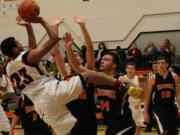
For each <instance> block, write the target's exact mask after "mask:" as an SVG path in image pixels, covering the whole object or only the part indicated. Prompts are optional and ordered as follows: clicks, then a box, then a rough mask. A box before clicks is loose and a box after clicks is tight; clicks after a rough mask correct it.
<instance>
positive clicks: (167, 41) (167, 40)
mask: <svg viewBox="0 0 180 135" xmlns="http://www.w3.org/2000/svg"><path fill="white" fill-rule="evenodd" d="M163 43H164V45H165V48H166V51H167V52H170V46H171V41H170V40H169V39H164V42H163Z"/></svg>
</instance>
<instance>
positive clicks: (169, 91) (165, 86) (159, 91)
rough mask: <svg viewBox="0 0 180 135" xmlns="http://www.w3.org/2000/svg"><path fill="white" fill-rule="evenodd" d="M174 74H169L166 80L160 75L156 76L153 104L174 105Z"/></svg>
mask: <svg viewBox="0 0 180 135" xmlns="http://www.w3.org/2000/svg"><path fill="white" fill-rule="evenodd" d="M174 75H175V74H174V73H170V72H168V75H167V77H166V78H165V79H164V78H163V77H162V76H161V75H160V74H159V73H157V74H155V82H154V85H153V88H152V93H153V94H152V95H153V97H152V102H153V104H162V105H165V106H167V105H172V104H174V101H175V81H174Z"/></svg>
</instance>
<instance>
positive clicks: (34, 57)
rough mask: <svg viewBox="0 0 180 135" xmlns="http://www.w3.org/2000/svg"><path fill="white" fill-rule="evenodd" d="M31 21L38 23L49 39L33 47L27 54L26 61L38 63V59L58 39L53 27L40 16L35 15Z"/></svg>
mask: <svg viewBox="0 0 180 135" xmlns="http://www.w3.org/2000/svg"><path fill="white" fill-rule="evenodd" d="M31 22H37V23H40V24H41V25H42V26H43V27H44V28H45V30H46V31H47V33H48V36H49V39H48V40H47V41H46V42H45V43H44V44H43V45H42V46H41V47H39V48H37V49H33V50H31V51H30V52H29V54H28V56H27V62H28V63H29V64H38V62H39V61H40V59H41V58H42V57H43V56H44V55H45V54H47V53H48V52H49V51H50V50H51V49H52V47H53V46H54V45H55V44H56V43H57V42H58V41H59V38H58V34H57V33H56V31H55V29H54V28H53V27H52V26H50V25H49V23H48V22H47V21H46V20H45V19H44V18H42V17H37V18H35V19H33V20H31Z"/></svg>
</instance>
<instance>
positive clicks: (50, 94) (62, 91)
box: [1, 16, 136, 135]
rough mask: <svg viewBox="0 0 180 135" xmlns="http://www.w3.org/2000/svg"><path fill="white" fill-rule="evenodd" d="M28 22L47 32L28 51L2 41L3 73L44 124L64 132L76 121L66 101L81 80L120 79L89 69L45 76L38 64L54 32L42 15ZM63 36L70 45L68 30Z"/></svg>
mask: <svg viewBox="0 0 180 135" xmlns="http://www.w3.org/2000/svg"><path fill="white" fill-rule="evenodd" d="M29 21H30V22H32V23H40V24H41V25H42V26H43V27H44V28H45V30H46V31H47V33H48V36H49V39H48V40H47V41H46V42H45V43H44V44H43V45H42V46H41V47H38V48H37V49H33V50H31V51H24V50H23V48H22V46H21V44H20V43H19V42H18V41H17V39H16V38H14V37H8V38H6V39H5V40H3V41H2V43H1V51H2V53H3V54H4V55H6V56H8V57H10V58H11V61H10V62H9V63H8V65H7V68H6V69H7V74H8V76H9V78H10V79H11V82H12V83H14V84H15V85H16V86H17V88H18V89H20V90H21V91H22V92H23V93H24V94H26V95H27V96H28V97H29V98H30V99H31V101H32V102H33V103H34V105H35V108H36V111H37V112H38V113H39V115H40V117H41V118H43V120H44V121H45V122H46V123H47V124H49V125H52V127H53V128H54V130H55V132H56V133H57V134H59V135H65V134H67V133H68V132H69V131H70V130H71V129H72V127H73V126H74V124H75V122H76V119H75V117H73V116H72V114H71V113H70V111H69V110H68V109H67V107H66V104H67V103H69V102H70V101H72V100H74V99H76V98H78V96H79V95H80V93H81V92H82V88H83V85H84V81H85V82H87V83H94V84H98V85H104V84H106V85H110V86H116V85H119V84H120V81H119V80H117V79H114V78H112V77H109V76H107V75H103V74H100V73H97V72H94V71H89V70H86V71H85V72H83V73H81V74H78V75H72V76H71V77H69V78H66V80H63V81H58V80H57V79H55V78H53V77H48V76H47V75H48V74H47V73H46V72H45V71H42V67H40V65H39V64H38V63H39V61H40V59H41V58H42V57H43V56H44V55H45V54H47V53H48V52H49V51H50V50H51V48H52V47H53V46H54V45H55V44H56V43H57V42H58V40H59V38H58V35H57V32H56V31H55V29H54V28H53V27H52V26H50V25H49V23H48V22H47V21H46V20H45V19H44V18H43V17H40V16H38V17H35V18H32V19H30V20H29ZM61 22H62V20H61V19H59V18H54V19H53V24H54V25H59V24H60V23H61ZM64 38H65V39H64V41H65V43H66V44H68V45H69V44H70V45H72V42H71V41H70V42H69V38H70V37H69V34H68V33H66V35H65V36H64ZM67 41H68V42H67ZM134 90H136V89H134Z"/></svg>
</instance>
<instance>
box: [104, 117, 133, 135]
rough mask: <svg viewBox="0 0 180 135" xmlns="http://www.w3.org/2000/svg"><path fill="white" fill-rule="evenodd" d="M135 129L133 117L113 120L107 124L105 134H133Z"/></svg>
mask: <svg viewBox="0 0 180 135" xmlns="http://www.w3.org/2000/svg"><path fill="white" fill-rule="evenodd" d="M135 130H136V126H135V122H134V120H133V119H121V120H114V121H113V122H112V123H111V124H110V125H108V127H107V130H106V135H134V134H135Z"/></svg>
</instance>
